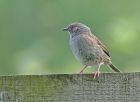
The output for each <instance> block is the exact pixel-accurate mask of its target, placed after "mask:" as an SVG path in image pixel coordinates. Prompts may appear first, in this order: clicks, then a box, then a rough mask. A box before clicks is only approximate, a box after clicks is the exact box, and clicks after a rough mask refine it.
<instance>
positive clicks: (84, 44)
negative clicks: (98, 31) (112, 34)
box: [64, 23, 120, 78]
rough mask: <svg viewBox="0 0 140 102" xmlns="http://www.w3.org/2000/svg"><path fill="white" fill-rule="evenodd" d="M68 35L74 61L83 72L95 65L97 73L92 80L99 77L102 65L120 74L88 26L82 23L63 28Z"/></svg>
mask: <svg viewBox="0 0 140 102" xmlns="http://www.w3.org/2000/svg"><path fill="white" fill-rule="evenodd" d="M64 30H65V31H69V33H70V47H71V49H72V52H73V54H74V55H75V57H76V59H77V60H78V61H79V62H81V63H82V64H83V65H84V68H83V69H82V70H81V71H80V73H83V71H84V70H85V69H86V68H87V66H93V65H95V66H96V68H97V71H96V72H95V73H94V78H95V77H96V76H97V75H98V76H99V73H100V71H99V69H100V66H101V65H102V64H105V65H108V66H110V68H112V69H113V70H114V71H115V72H120V70H119V69H117V68H116V67H115V66H114V65H113V64H112V62H111V58H110V54H109V51H108V50H107V48H106V47H105V45H104V44H102V43H101V41H100V40H99V39H98V38H97V37H96V36H95V35H93V34H92V33H91V30H90V28H89V27H88V26H86V25H84V24H82V23H72V24H70V25H68V26H67V27H66V28H64Z"/></svg>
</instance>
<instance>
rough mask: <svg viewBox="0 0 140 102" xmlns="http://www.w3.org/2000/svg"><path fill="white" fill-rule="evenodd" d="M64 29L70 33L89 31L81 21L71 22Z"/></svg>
mask: <svg viewBox="0 0 140 102" xmlns="http://www.w3.org/2000/svg"><path fill="white" fill-rule="evenodd" d="M63 30H64V31H68V32H70V34H74V35H75V34H76V35H77V34H82V33H84V32H89V31H90V28H89V27H88V26H86V25H84V24H82V23H72V24H70V25H68V26H67V27H66V28H64V29H63Z"/></svg>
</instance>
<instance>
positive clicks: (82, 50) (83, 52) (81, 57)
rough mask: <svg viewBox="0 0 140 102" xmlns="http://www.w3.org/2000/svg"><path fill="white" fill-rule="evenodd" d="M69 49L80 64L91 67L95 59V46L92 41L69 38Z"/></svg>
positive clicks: (77, 37)
mask: <svg viewBox="0 0 140 102" xmlns="http://www.w3.org/2000/svg"><path fill="white" fill-rule="evenodd" d="M70 47H71V50H72V52H73V54H74V56H75V57H76V59H77V60H78V61H79V62H81V63H82V64H84V65H86V64H88V65H93V64H94V62H95V58H97V52H98V50H97V49H96V46H94V42H93V41H87V39H85V37H83V36H81V35H78V36H75V37H71V36H70Z"/></svg>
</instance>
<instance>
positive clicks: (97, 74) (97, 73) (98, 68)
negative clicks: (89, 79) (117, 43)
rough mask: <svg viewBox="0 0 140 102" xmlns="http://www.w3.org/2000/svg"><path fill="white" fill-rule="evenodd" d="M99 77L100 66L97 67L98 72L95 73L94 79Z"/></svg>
mask: <svg viewBox="0 0 140 102" xmlns="http://www.w3.org/2000/svg"><path fill="white" fill-rule="evenodd" d="M99 75H100V65H98V66H97V71H95V72H94V73H93V77H94V79H95V78H96V76H98V77H99Z"/></svg>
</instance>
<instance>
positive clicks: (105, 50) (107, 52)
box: [94, 36, 110, 57]
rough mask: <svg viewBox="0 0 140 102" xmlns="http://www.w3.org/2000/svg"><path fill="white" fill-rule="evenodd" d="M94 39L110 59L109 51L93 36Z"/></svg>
mask: <svg viewBox="0 0 140 102" xmlns="http://www.w3.org/2000/svg"><path fill="white" fill-rule="evenodd" d="M94 37H95V39H96V41H97V44H98V45H99V46H100V47H101V48H102V49H103V51H104V52H105V54H107V55H108V56H109V57H110V54H109V51H108V50H107V48H106V46H105V45H104V44H103V43H102V42H101V41H100V40H99V39H98V38H97V37H96V36H94Z"/></svg>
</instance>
